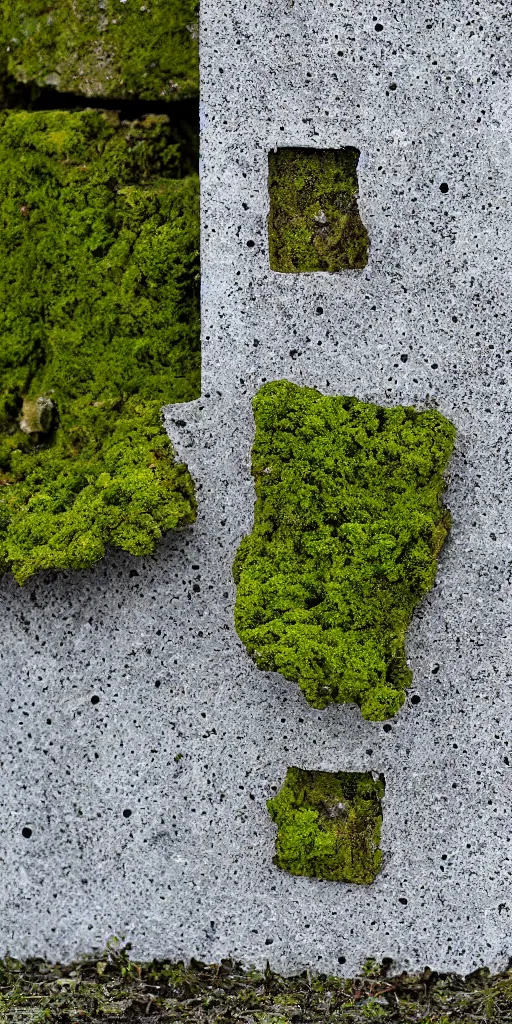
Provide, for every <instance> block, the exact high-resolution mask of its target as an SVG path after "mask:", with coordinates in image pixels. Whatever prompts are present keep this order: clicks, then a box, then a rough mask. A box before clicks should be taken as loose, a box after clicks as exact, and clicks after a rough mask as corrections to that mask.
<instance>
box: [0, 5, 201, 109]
mask: <svg viewBox="0 0 512 1024" xmlns="http://www.w3.org/2000/svg"><path fill="white" fill-rule="evenodd" d="M197 23H198V3H197V0H147V2H146V3H141V2H140V0H102V2H101V3H99V2H98V0H0V42H1V45H2V48H3V51H4V56H5V54H6V55H7V73H8V74H9V75H11V76H12V77H13V78H14V79H15V80H16V81H18V82H31V83H34V84H36V85H39V86H54V87H55V88H57V89H58V90H60V91H61V92H71V93H78V94H82V95H85V96H102V97H113V98H114V97H115V98H117V99H127V98H128V99H130V98H135V97H136V98H138V99H142V100H160V101H167V100H173V99H180V98H184V97H189V96H196V95H197V94H198V90H199V57H198V26H197Z"/></svg>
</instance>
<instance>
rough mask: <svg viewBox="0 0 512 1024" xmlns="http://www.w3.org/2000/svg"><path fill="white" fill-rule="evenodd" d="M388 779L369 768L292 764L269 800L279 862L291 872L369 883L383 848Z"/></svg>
mask: <svg viewBox="0 0 512 1024" xmlns="http://www.w3.org/2000/svg"><path fill="white" fill-rule="evenodd" d="M383 796H384V779H383V778H382V776H379V777H378V778H376V779H374V778H373V776H372V774H371V773H370V772H319V771H307V770H305V769H303V768H288V771H287V773H286V779H285V781H284V784H283V787H282V789H281V790H280V792H279V793H278V794H277V796H275V797H273V798H272V799H271V800H268V801H267V807H268V809H269V812H270V816H271V818H272V821H274V822H275V824H276V825H277V829H278V831H277V840H276V855H275V857H274V864H276V865H277V867H278V868H282V869H283V870H284V871H289V872H290V873H291V874H292V875H312V876H313V877H314V878H323V879H325V880H326V881H330V882H356V883H358V884H359V885H370V883H371V882H373V881H374V879H375V877H376V875H377V874H378V871H379V868H380V865H381V860H382V854H381V851H380V846H379V844H380V830H381V825H382V803H381V801H382V798H383Z"/></svg>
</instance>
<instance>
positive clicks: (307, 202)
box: [268, 146, 369, 274]
mask: <svg viewBox="0 0 512 1024" xmlns="http://www.w3.org/2000/svg"><path fill="white" fill-rule="evenodd" d="M358 160H359V150H358V149H355V148H354V147H353V146H345V147H343V149H296V148H288V147H287V148H284V149H278V150H277V151H276V152H271V153H269V157H268V169H269V177H268V185H269V193H270V213H269V217H268V240H269V256H270V267H271V269H272V270H277V271H280V272H281V273H284V274H299V273H305V272H311V271H318V270H324V271H329V272H330V273H335V272H337V271H340V270H361V269H362V268H363V267H365V266H366V264H367V263H368V244H369V243H368V232H367V230H366V228H365V226H364V224H363V222H362V220H361V217H360V215H359V209H358V206H357V194H358V183H357V164H358Z"/></svg>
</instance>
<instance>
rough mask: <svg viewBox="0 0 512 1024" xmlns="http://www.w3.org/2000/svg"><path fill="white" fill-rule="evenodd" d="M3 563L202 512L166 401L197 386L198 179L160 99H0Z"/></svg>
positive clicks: (88, 554) (83, 547) (38, 558)
mask: <svg viewBox="0 0 512 1024" xmlns="http://www.w3.org/2000/svg"><path fill="white" fill-rule="evenodd" d="M0 216H1V219H2V233H1V236H0V296H1V299H0V308H1V310H2V314H1V328H0V329H1V337H0V567H1V569H2V570H6V569H8V568H11V569H12V571H13V573H14V575H15V576H16V578H17V579H18V580H19V582H20V583H23V582H24V581H25V580H26V579H27V578H28V577H29V576H31V575H32V574H33V573H35V572H37V571H38V570H40V569H64V568H83V567H86V566H88V565H91V564H92V563H93V562H95V561H96V560H97V559H99V558H101V557H102V556H103V554H104V552H105V546H106V544H107V543H110V544H113V545H116V546H118V547H121V548H123V549H124V550H125V551H129V552H131V553H132V554H134V555H140V554H146V553H148V552H151V551H152V550H153V549H154V547H155V545H156V543H157V541H158V539H159V537H160V536H161V535H162V533H163V532H164V531H166V530H169V529H173V528H175V527H178V526H182V525H185V524H187V523H190V522H192V521H193V519H194V518H195V508H196V506H195V498H194V487H193V483H192V480H191V478H190V476H189V473H188V471H187V469H186V467H185V466H184V465H180V464H177V463H176V462H175V460H174V454H173V450H172V447H171V444H170V442H169V440H168V438H167V435H166V434H165V432H164V429H163V426H162V422H161V413H160V409H161V407H162V405H164V404H165V403H168V402H173V401H174V402H180V401H186V400H189V399H191V398H195V397H196V396H197V394H198V392H199V372H200V365H199V361H200V348H199V346H200V341H199V183H198V179H197V177H196V176H193V175H192V176H188V177H184V178H182V177H180V152H179V147H178V146H177V145H176V144H175V143H174V142H173V138H172V134H171V129H170V125H169V123H168V119H167V118H166V117H148V118H146V119H145V120H143V121H139V122H133V123H121V122H120V121H119V120H118V118H117V116H116V115H115V114H110V115H107V114H103V113H100V112H98V111H92V110H88V111H82V112H78V113H70V112H64V113H63V112H58V111H51V112H43V113H26V112H16V113H14V112H3V113H2V114H1V115H0Z"/></svg>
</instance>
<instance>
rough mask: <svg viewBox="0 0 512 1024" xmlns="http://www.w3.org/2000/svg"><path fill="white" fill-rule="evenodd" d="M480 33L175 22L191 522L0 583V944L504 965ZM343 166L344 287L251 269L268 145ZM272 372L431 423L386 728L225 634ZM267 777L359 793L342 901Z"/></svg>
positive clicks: (497, 105)
mask: <svg viewBox="0 0 512 1024" xmlns="http://www.w3.org/2000/svg"><path fill="white" fill-rule="evenodd" d="M508 19H509V15H508V12H507V8H506V6H505V4H504V3H501V2H498V0H487V2H486V3H485V4H483V3H482V4H478V2H477V0H469V2H468V3H465V4H464V5H462V4H459V3H458V2H456V0H436V2H432V3H429V2H428V0H421V2H420V0H408V2H407V3H400V4H398V3H384V2H381V3H379V4H377V6H375V5H372V4H369V3H368V2H361V0H331V2H330V3H327V2H326V3H320V2H319V0H316V2H313V0H295V3H293V2H292V0H281V3H279V4H278V3H276V2H275V0H272V2H270V0H267V2H266V0H251V2H249V3H247V4H241V3H239V2H236V3H235V0H223V2H222V3H219V0H203V13H202V21H203V24H202V60H203V67H202V72H203V136H202V152H203V219H204V224H203V335H204V342H203V344H204V349H203V351H204V374H203V376H204V398H203V400H202V401H201V402H198V403H194V404H193V406H192V407H182V408H176V407H175V408H174V409H171V410H168V420H167V422H168V426H169V431H170V434H171V436H172V437H173V439H174V440H175V441H176V443H177V445H178V447H179V450H180V451H181V452H182V453H183V454H185V455H186V457H187V460H188V462H189V465H190V468H191V470H192V472H193V473H194V475H195V478H196V480H197V482H198V485H199V493H200V500H201V507H200V516H199V519H198V522H197V524H196V526H195V527H194V528H193V529H192V530H190V531H189V532H188V533H184V534H181V535H180V536H176V537H174V538H170V539H167V540H166V541H165V542H164V543H163V544H162V546H161V547H160V548H159V550H158V552H157V554H156V555H155V556H154V557H151V558H147V559H142V560H133V559H131V558H129V557H127V556H126V557H125V556H123V555H122V554H119V553H116V554H112V555H111V556H110V557H109V558H108V559H107V560H106V562H104V563H102V564H100V565H98V567H97V568H95V569H94V570H93V571H89V572H84V573H79V574H71V573H69V574H62V575H60V576H54V575H51V574H48V575H46V576H42V577H39V578H37V579H36V580H35V581H33V582H31V583H29V584H28V585H27V586H26V587H25V588H24V589H23V590H20V589H19V588H18V587H17V585H16V584H14V582H13V581H12V580H10V579H7V578H4V579H3V580H2V583H1V594H0V600H1V607H2V611H1V620H0V621H1V623H2V639H1V642H2V655H1V657H2V662H1V709H2V711H1V728H2V741H1V763H2V770H1V773H0V785H1V794H0V807H1V811H0V815H1V858H2V868H1V870H2V886H1V893H2V895H1V905H0V934H1V946H2V948H3V949H7V948H8V949H10V950H11V952H12V953H14V954H17V955H25V954H29V953H38V954H46V955H49V956H52V957H58V956H66V957H68V956H71V955H74V954H75V953H77V952H80V951H83V950H89V949H91V948H93V947H95V946H99V945H101V944H103V943H104V942H105V941H106V939H107V938H108V937H109V935H112V934H114V933H115V934H117V935H122V936H125V937H126V938H129V939H131V941H132V942H133V948H134V953H135V954H136V955H137V956H141V957H151V956H169V957H185V958H187V957H189V956H190V955H195V956H198V957H200V958H201V959H204V960H215V959H218V958H219V957H222V956H226V955H228V954H232V955H234V956H235V957H237V958H240V959H241V960H242V961H243V962H244V963H246V964H249V963H256V964H258V965H263V964H264V963H265V961H266V960H267V959H269V960H270V962H271V964H272V965H273V966H274V967H277V968H281V969H284V970H287V971H292V970H296V969H301V968H303V967H305V966H310V967H312V968H314V969H318V970H328V971H335V972H338V973H341V974H343V973H346V974H350V973H353V972H355V971H356V970H357V968H358V965H359V964H360V962H361V961H362V960H363V959H364V958H365V957H367V956H374V957H376V958H379V957H382V956H391V957H393V958H394V959H395V961H396V964H397V966H399V967H405V966H408V967H412V968H421V967H423V966H424V965H425V964H429V965H430V966H432V967H437V968H444V969H457V970H460V971H469V970H470V969H472V968H473V967H476V966H479V965H481V964H489V965H490V966H497V965H499V964H503V963H504V962H505V960H506V958H507V956H508V954H509V953H510V952H511V949H510V938H509V936H510V927H511V924H510V918H511V913H512V893H511V877H512V861H511V842H510V839H511V827H510V825H511V822H510V817H511V815H510V804H511V795H512V779H511V768H510V766H509V763H508V762H509V761H512V750H511V749H510V744H511V735H512V733H511V700H510V675H511V666H512V653H511V649H510V639H509V638H510V629H511V623H512V607H511V597H510V564H511V554H510V549H511V537H512V523H511V510H512V493H511V492H512V474H511V466H510V462H511V428H512V405H511V398H510V390H511V383H512V374H511V354H512V340H511V337H510V327H509V324H510V317H511V313H512V288H511V280H510V278H511V274H510V252H511V250H512V238H511V211H512V152H511V145H510V138H511V129H512V123H511V122H512V114H511V110H512V105H511V102H510V87H509V76H510V71H511V69H510V49H511V30H510V22H509V20H508ZM379 25H382V30H377V29H378V26H379ZM392 85H393V86H396V88H390V86H392ZM345 144H350V145H355V146H358V147H359V148H360V149H361V152H362V157H361V161H360V165H359V178H360V191H361V198H360V209H361V213H362V216H363V218H364V221H365V223H366V225H367V226H368V229H369V232H370V238H371V254H370V261H369V264H368V267H367V269H366V270H365V271H363V272H362V273H359V274H357V273H347V274H342V275H340V276H333V277H329V276H328V275H324V274H313V275H305V276H302V275H300V276H295V275H278V274H274V273H272V272H271V271H270V270H269V268H268V253H267V243H266V226H265V218H266V213H267V209H268V196H267V188H266V166H267V152H268V150H269V149H270V148H271V147H273V146H276V145H305V146H318V147H329V146H333V147H337V146H341V145H345ZM442 183H446V184H448V191H447V192H441V191H440V187H439V186H440V185H441V184H442ZM248 242H254V243H255V244H254V245H253V246H249V245H248V244H247V243H248ZM405 357H407V358H405ZM280 377H287V378H289V379H291V380H294V381H297V382H298V383H305V384H308V385H313V386H317V387H319V388H320V389H322V390H323V391H325V392H328V393H332V394H340V393H345V394H356V395H358V396H359V397H361V398H364V399H368V400H372V401H378V402H381V403H390V404H391V403H404V402H405V403H414V404H417V405H419V406H424V405H425V404H427V403H433V404H435V405H436V406H437V407H438V408H440V409H441V410H442V412H444V413H445V414H446V415H447V416H449V417H450V418H451V419H453V420H454V422H455V424H456V426H457V428H458V432H459V435H458V444H457V450H456V455H455V457H454V459H453V461H452V465H451V473H450V481H449V487H448V491H447V495H446V502H447V504H448V506H449V508H450V509H451V511H452V515H453V530H452V534H451V539H450V540H449V542H448V543H447V545H446V546H445V548H444V550H443V553H442V555H441V559H440V565H439V572H438V583H437V586H436V588H435V590H434V591H433V592H432V593H431V595H430V596H429V597H428V599H427V600H425V601H424V603H423V605H422V606H421V608H420V610H419V611H418V613H417V614H416V615H415V617H414V621H413V625H412V627H411V629H410V632H409V637H408V657H409V661H410V665H411V667H412V668H413V670H414V685H413V688H412V690H411V691H410V694H409V698H408V702H407V705H406V706H405V707H404V708H403V709H402V711H401V713H400V715H399V716H398V718H397V719H396V720H394V721H393V722H392V723H390V724H385V725H382V724H370V723H365V722H363V720H362V719H361V717H360V714H359V712H358V711H357V709H355V708H352V707H347V706H343V707H334V708H331V709H328V710H326V711H324V712H318V711H314V710H312V709H311V708H309V707H308V706H307V705H306V703H305V701H304V700H303V698H302V696H301V695H300V693H299V691H298V688H297V687H296V686H295V685H293V684H291V683H287V682H285V681H284V680H283V679H281V678H280V677H278V676H277V675H273V674H265V673H262V672H260V671H258V670H257V669H256V668H255V667H254V666H253V665H252V663H251V662H250V660H249V658H248V656H247V655H246V652H245V650H244V648H243V647H242V645H241V643H240V642H239V640H238V638H237V636H236V634H235V632H234V628H233V601H234V587H233V583H232V580H231V563H232V558H233V554H234V552H235V550H236V547H237V545H238V542H239V539H240V537H241V536H242V534H243V533H244V532H246V531H248V530H249V529H250V526H251V519H252V507H253V499H254V495H253V488H252V482H251V479H250V473H249V459H250V446H251V440H252V434H253V426H252V415H251V409H250V399H251V397H252V395H253V394H254V392H255V391H256V389H257V388H258V387H259V385H260V384H261V383H262V382H263V381H264V380H266V379H270V378H280ZM176 421H179V422H176ZM183 423H185V426H183V425H181V426H180V424H183ZM96 697H99V701H95V702H94V703H93V700H92V698H96ZM417 698H419V702H417ZM290 764H297V765H300V766H304V767H313V768H322V769H327V770H330V771H336V770H341V769H346V770H368V769H372V770H375V771H379V772H384V774H385V778H386V799H385V810H384V830H383V848H384V851H385V866H384V870H383V872H382V874H381V875H380V877H379V879H378V880H377V882H376V883H375V884H374V885H373V886H371V887H370V888H361V887H355V886H345V885H343V884H335V883H327V882H320V881H316V880H312V879H308V878H292V877H290V876H288V875H286V874H284V873H281V872H278V870H277V869H276V868H274V866H273V865H272V853H273V841H274V827H273V826H272V824H271V822H270V820H269V818H268V816H267V812H266V809H265V800H266V798H267V797H268V796H269V795H271V793H272V792H273V789H272V787H278V786H279V785H280V784H281V782H282V779H283V777H284V774H285V771H286V768H287V766H288V765H290ZM124 811H131V812H132V813H131V815H130V816H128V817H125V816H124V814H123V812H124ZM27 828H30V829H31V830H32V834H31V835H30V837H29V838H25V837H24V836H23V832H22V830H23V829H27Z"/></svg>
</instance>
